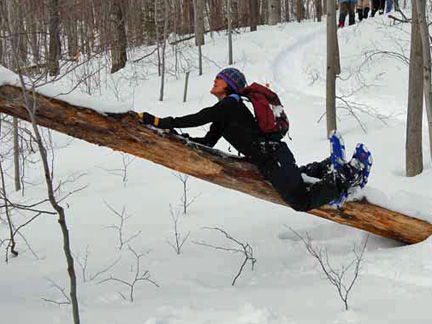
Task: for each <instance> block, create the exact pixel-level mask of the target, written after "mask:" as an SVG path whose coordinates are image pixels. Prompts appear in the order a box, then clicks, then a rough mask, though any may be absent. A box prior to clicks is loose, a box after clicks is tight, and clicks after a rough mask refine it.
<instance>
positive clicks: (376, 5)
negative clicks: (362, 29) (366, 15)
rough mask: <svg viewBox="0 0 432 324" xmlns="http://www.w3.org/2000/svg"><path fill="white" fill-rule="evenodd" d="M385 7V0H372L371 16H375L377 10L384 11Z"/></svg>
mask: <svg viewBox="0 0 432 324" xmlns="http://www.w3.org/2000/svg"><path fill="white" fill-rule="evenodd" d="M384 7H385V0H372V13H371V17H374V16H375V14H376V12H377V11H379V12H380V14H382V13H384Z"/></svg>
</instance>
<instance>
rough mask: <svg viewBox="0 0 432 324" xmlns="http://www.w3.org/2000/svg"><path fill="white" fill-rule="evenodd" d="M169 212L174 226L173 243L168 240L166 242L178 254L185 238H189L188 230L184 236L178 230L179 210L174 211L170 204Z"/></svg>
mask: <svg viewBox="0 0 432 324" xmlns="http://www.w3.org/2000/svg"><path fill="white" fill-rule="evenodd" d="M170 214H171V220H172V222H173V226H174V243H172V242H170V241H168V244H169V245H170V246H171V247H172V248H173V250H174V251H175V252H176V253H177V254H178V255H180V253H181V249H182V247H183V245H184V244H185V243H186V241H187V239H188V238H189V234H190V232H188V233H187V234H186V235H185V236H182V234H181V233H180V230H179V224H180V212H179V211H176V212H175V211H174V210H173V208H172V206H171V205H170Z"/></svg>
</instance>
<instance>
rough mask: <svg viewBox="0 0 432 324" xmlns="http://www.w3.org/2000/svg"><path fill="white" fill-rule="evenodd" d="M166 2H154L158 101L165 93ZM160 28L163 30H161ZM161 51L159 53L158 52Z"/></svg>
mask: <svg viewBox="0 0 432 324" xmlns="http://www.w3.org/2000/svg"><path fill="white" fill-rule="evenodd" d="M168 14H169V6H168V0H155V25H156V37H157V42H158V53H160V54H159V55H160V57H161V59H160V64H159V75H160V76H161V85H160V92H159V101H163V99H164V91H165V68H166V67H165V50H166V42H167V38H168ZM161 26H163V29H162V30H161V28H162V27H161ZM159 50H161V52H159Z"/></svg>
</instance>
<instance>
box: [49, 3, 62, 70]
mask: <svg viewBox="0 0 432 324" xmlns="http://www.w3.org/2000/svg"><path fill="white" fill-rule="evenodd" d="M48 13H49V59H48V69H49V74H50V75H51V76H55V75H58V74H59V73H60V62H59V60H60V55H61V42H60V13H59V3H58V0H49V1H48Z"/></svg>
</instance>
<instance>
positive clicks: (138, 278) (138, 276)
mask: <svg viewBox="0 0 432 324" xmlns="http://www.w3.org/2000/svg"><path fill="white" fill-rule="evenodd" d="M129 251H130V252H132V253H133V255H134V256H135V273H134V276H133V278H132V279H131V280H129V281H128V280H125V279H120V278H117V277H113V276H110V277H109V278H107V279H104V280H101V281H100V282H99V283H100V284H101V283H104V282H109V281H114V282H118V283H120V284H122V285H125V286H127V287H129V300H130V301H131V302H133V301H134V292H135V286H136V284H138V283H139V282H142V281H147V282H150V283H151V284H153V285H154V286H156V287H158V288H159V285H158V284H157V283H156V282H155V281H153V280H152V279H150V271H149V270H145V271H142V272H141V258H142V257H143V256H144V255H145V254H143V253H137V252H136V251H135V250H134V249H133V248H132V247H130V246H129ZM120 295H121V296H122V297H123V298H125V297H124V295H123V294H120ZM125 299H126V298H125Z"/></svg>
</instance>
